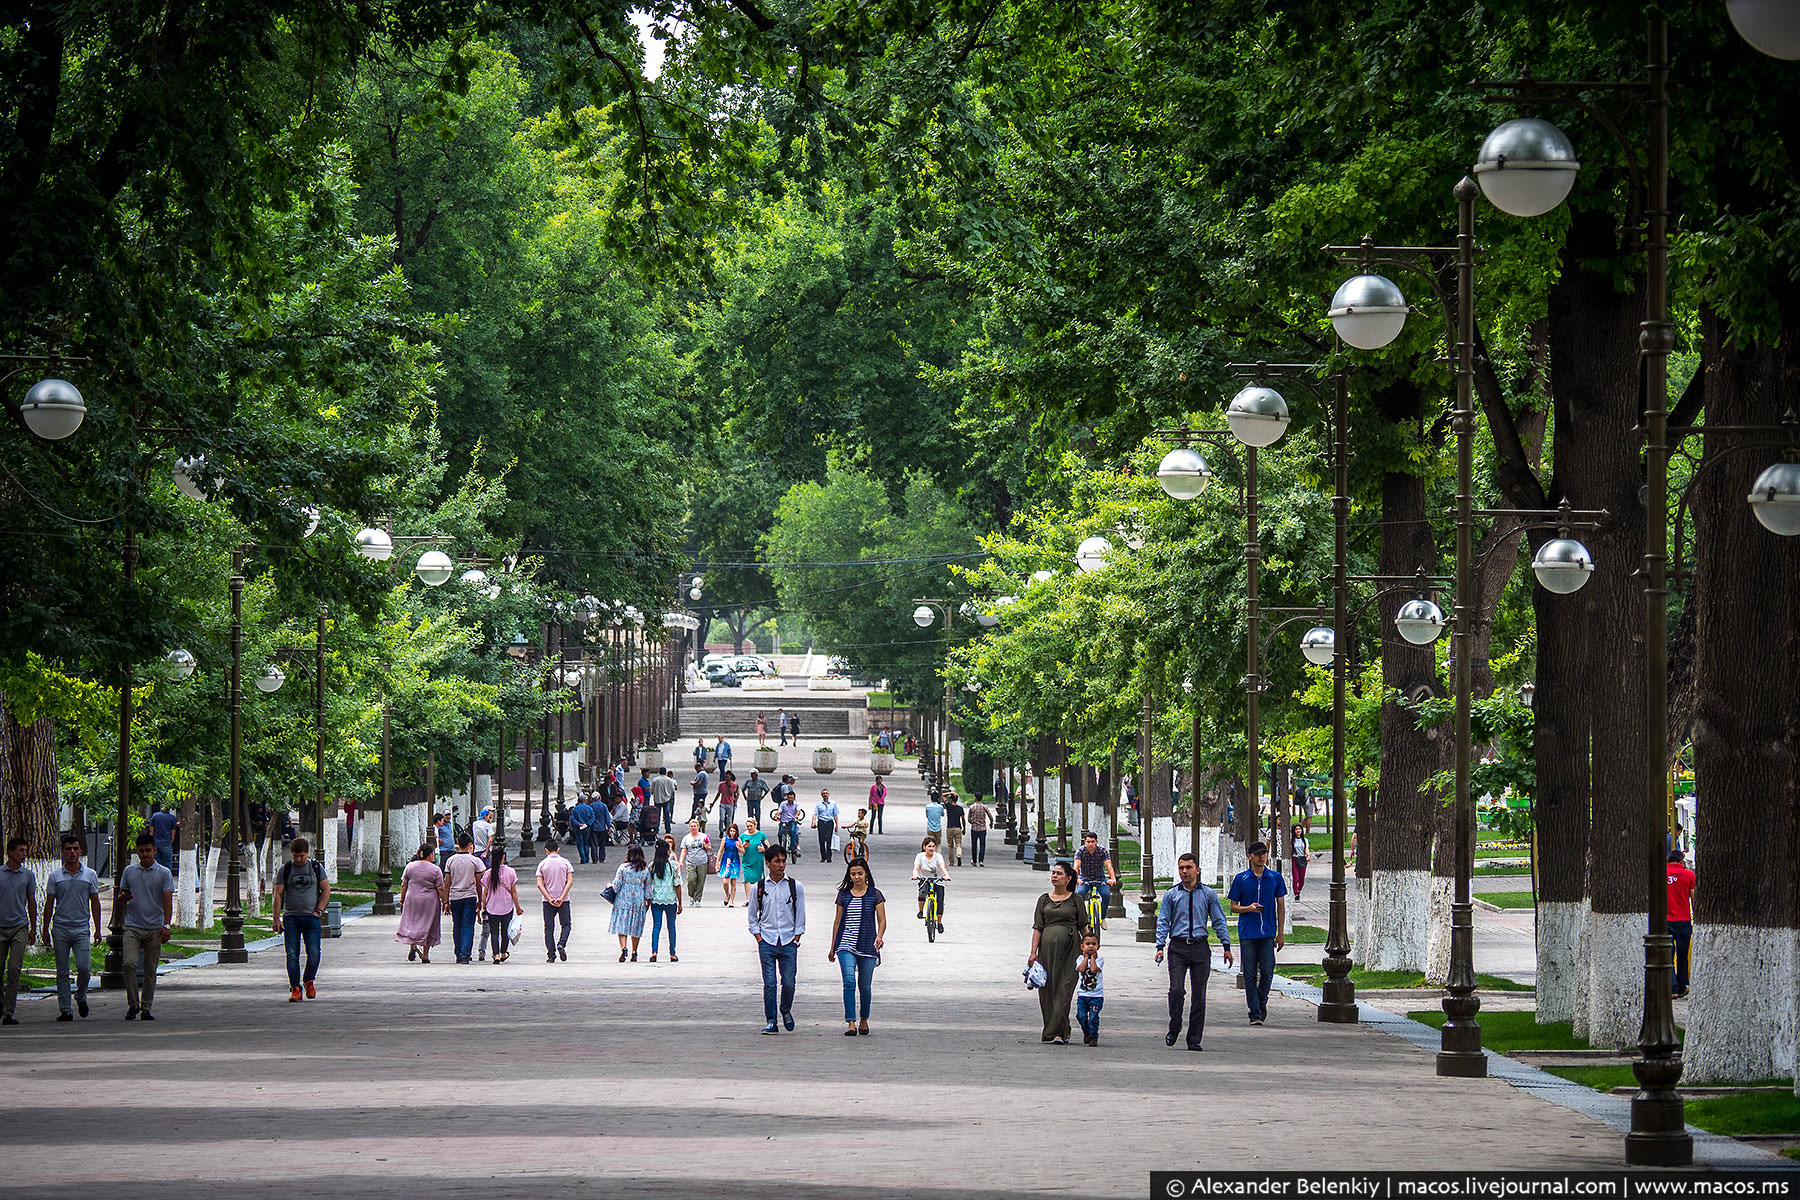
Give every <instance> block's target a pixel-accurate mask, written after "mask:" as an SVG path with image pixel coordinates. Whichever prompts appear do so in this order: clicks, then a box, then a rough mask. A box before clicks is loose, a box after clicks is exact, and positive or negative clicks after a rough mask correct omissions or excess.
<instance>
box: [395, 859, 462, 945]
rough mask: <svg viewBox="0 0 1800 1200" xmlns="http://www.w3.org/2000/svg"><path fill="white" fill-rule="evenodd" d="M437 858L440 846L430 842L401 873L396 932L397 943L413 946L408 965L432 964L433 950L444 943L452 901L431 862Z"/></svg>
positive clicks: (442, 879) (436, 866)
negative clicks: (446, 914) (398, 917)
mask: <svg viewBox="0 0 1800 1200" xmlns="http://www.w3.org/2000/svg"><path fill="white" fill-rule="evenodd" d="M436 857H437V847H435V846H433V845H432V844H431V843H430V842H427V843H425V844H424V845H423V846H420V847H419V852H418V853H417V854H415V855H413V860H412V861H411V862H409V863H407V864H406V870H404V871H402V872H400V928H398V929H396V930H395V931H394V940H395V941H396V942H405V943H406V944H407V945H408V946H410V947H411V949H409V950H408V951H407V952H406V961H407V962H412V961H413V960H414V959H417V960H418V961H420V962H430V961H431V948H432V947H433V946H435V945H437V944H438V943H439V942H441V941H443V940H444V914H445V913H447V912H449V911H450V899H449V892H448V891H447V890H446V885H445V881H444V873H443V872H442V871H440V870H439V869H438V865H437V863H435V862H433V861H432V860H433V859H434V858H436Z"/></svg>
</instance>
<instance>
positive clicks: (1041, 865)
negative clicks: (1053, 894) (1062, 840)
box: [1031, 838, 1050, 871]
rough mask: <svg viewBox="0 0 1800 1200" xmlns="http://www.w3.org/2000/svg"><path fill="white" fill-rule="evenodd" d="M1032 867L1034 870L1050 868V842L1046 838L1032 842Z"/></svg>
mask: <svg viewBox="0 0 1800 1200" xmlns="http://www.w3.org/2000/svg"><path fill="white" fill-rule="evenodd" d="M1031 869H1032V870H1034V871H1048V870H1049V869H1050V843H1049V842H1048V841H1047V840H1046V839H1044V838H1039V839H1038V840H1037V841H1036V842H1034V843H1033V844H1032V847H1031Z"/></svg>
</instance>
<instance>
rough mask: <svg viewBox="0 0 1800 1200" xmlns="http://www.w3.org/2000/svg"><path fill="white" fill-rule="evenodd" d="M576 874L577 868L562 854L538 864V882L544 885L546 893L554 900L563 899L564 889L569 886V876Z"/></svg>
mask: <svg viewBox="0 0 1800 1200" xmlns="http://www.w3.org/2000/svg"><path fill="white" fill-rule="evenodd" d="M574 873H575V868H574V867H572V866H570V865H569V860H568V859H566V858H564V857H563V856H562V855H560V854H557V855H553V856H552V857H549V858H546V859H545V860H544V861H543V862H541V863H539V864H538V869H537V877H538V882H539V883H541V884H543V885H544V891H546V892H548V893H549V894H550V898H551V899H552V900H556V899H560V898H561V897H562V894H563V889H564V888H565V887H567V886H569V876H571V875H573V874H574Z"/></svg>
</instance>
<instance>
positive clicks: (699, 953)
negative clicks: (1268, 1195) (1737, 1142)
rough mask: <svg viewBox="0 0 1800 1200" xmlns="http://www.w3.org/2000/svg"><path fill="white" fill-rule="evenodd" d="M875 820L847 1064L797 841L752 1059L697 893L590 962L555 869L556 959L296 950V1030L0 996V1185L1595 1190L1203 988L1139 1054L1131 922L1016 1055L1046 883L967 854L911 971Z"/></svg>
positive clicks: (899, 815) (1479, 1112) (598, 928)
mask: <svg viewBox="0 0 1800 1200" xmlns="http://www.w3.org/2000/svg"><path fill="white" fill-rule="evenodd" d="M671 749H672V750H676V749H678V748H676V747H672V748H671ZM783 754H784V756H783V769H784V770H788V771H791V772H793V773H794V774H795V775H796V777H797V780H798V782H799V784H800V785H801V788H802V795H803V797H805V798H807V799H808V800H811V799H815V798H816V796H817V792H818V788H819V787H820V786H821V785H827V786H830V787H831V788H832V790H833V794H834V798H836V799H837V800H838V802H839V804H840V805H841V806H843V807H845V808H847V809H849V810H850V812H851V813H854V810H855V808H856V807H857V805H858V803H859V801H860V800H861V799H862V797H863V796H864V795H865V794H866V789H867V784H868V782H869V780H870V777H869V775H868V774H867V770H866V763H867V758H866V751H865V750H864V749H863V748H862V747H861V744H860V743H839V763H840V766H839V769H838V771H837V772H836V773H835V774H834V775H832V776H830V777H829V778H826V777H821V776H817V775H814V774H813V773H812V772H811V770H810V766H809V765H808V762H807V760H805V759H803V758H802V756H801V755H800V754H798V753H797V752H795V751H794V750H793V749H792V748H791V747H790V748H788V749H787V750H785V751H784V752H783ZM745 756H746V757H747V747H746V752H745ZM890 798H891V801H892V803H891V804H890V807H889V814H890V816H889V820H888V832H887V833H886V835H885V836H877V837H875V838H874V839H873V846H874V870H875V874H876V882H877V886H880V887H882V888H883V889H884V890H885V891H886V892H887V894H888V895H889V897H890V902H889V910H890V912H889V916H890V923H889V924H890V927H889V938H888V943H887V948H886V952H885V957H884V959H883V962H882V965H881V967H880V969H879V970H878V971H877V972H876V976H875V989H876V990H875V1002H874V1011H873V1016H872V1020H871V1024H872V1026H873V1027H874V1030H875V1032H874V1034H873V1035H872V1036H870V1037H867V1038H846V1037H843V1036H842V1029H843V1026H842V1023H841V1021H840V1016H841V1007H840V1004H841V1002H840V987H839V983H838V977H837V969H836V968H835V967H834V966H832V965H830V964H828V963H827V962H826V961H825V943H826V936H827V934H828V933H829V931H830V925H829V921H830V915H831V911H832V910H831V896H832V894H833V889H834V885H835V882H836V880H837V879H838V877H839V875H840V873H841V870H842V865H841V862H840V863H838V864H833V865H831V866H826V865H824V864H821V863H819V862H817V861H816V860H815V859H814V858H813V857H812V855H813V853H814V852H816V842H815V840H814V839H813V837H812V835H811V831H808V832H807V834H806V836H805V838H804V839H803V842H802V848H803V850H804V851H806V852H808V853H807V856H806V858H805V859H804V860H803V861H802V862H801V863H800V864H799V865H798V868H797V875H798V877H799V878H800V879H801V880H802V881H803V882H804V883H805V884H806V885H807V887H808V888H809V889H810V905H809V914H810V920H811V921H812V928H813V932H812V933H811V934H810V935H809V936H808V938H807V940H806V942H805V943H804V946H803V951H802V958H801V987H800V996H799V1000H798V1003H797V1004H796V1015H797V1017H798V1019H799V1028H798V1030H797V1031H796V1032H795V1033H793V1034H782V1035H780V1036H777V1037H762V1036H759V1035H758V1034H757V1029H758V1028H759V1027H760V1025H761V1000H760V986H759V982H758V977H757V967H756V956H755V952H754V948H753V943H752V942H751V940H750V938H749V937H748V935H747V934H746V933H745V931H744V915H743V910H742V909H741V908H734V909H725V908H723V907H721V906H720V904H719V900H720V894H719V891H718V881H717V880H716V879H715V880H712V881H709V885H708V892H707V896H706V900H705V903H704V904H703V905H702V906H701V907H700V908H698V909H696V910H690V911H689V912H688V913H686V914H684V915H683V916H682V918H681V925H680V933H681V943H680V946H681V962H680V963H679V964H669V963H667V962H663V963H659V964H655V965H651V964H649V963H647V962H643V961H640V962H639V963H637V964H635V965H633V964H620V963H618V962H617V961H616V960H617V948H616V941H615V939H614V938H612V937H611V936H609V935H608V934H607V933H606V932H605V923H606V919H607V916H608V909H607V906H606V904H605V902H604V901H602V900H601V899H600V898H599V896H598V892H599V890H600V888H601V887H603V886H604V885H605V883H607V882H608V881H610V879H611V874H612V866H613V865H616V863H617V861H618V859H617V857H616V856H617V850H616V849H615V850H614V851H613V852H612V853H613V855H614V858H613V860H612V863H609V865H608V866H607V867H605V868H594V867H590V868H587V869H585V870H582V869H579V868H578V870H577V883H576V888H575V892H574V902H575V909H574V913H575V921H576V927H575V935H574V938H573V939H572V941H571V944H570V954H569V961H568V962H567V963H558V964H555V965H549V964H546V963H545V962H544V961H543V959H542V958H541V957H540V956H539V954H538V949H539V947H540V946H541V939H539V938H538V937H537V936H536V933H535V931H533V930H530V929H529V923H528V935H527V938H526V941H525V944H524V945H523V946H522V947H520V949H519V950H518V952H517V953H516V954H515V955H514V956H513V959H512V961H511V962H510V963H508V964H506V965H504V966H500V967H495V966H493V965H490V964H478V965H471V966H457V965H455V964H454V963H452V962H450V961H448V960H449V959H450V958H451V955H450V954H449V953H448V947H447V946H446V947H443V948H440V954H441V956H442V958H443V959H444V960H446V961H442V962H434V963H433V964H432V965H430V966H418V965H414V964H409V963H407V961H406V955H405V952H404V948H403V947H400V946H399V945H397V944H396V943H395V942H394V941H393V939H392V931H393V923H394V918H392V917H388V918H374V917H371V918H367V919H363V920H359V921H356V922H354V923H352V924H350V925H348V926H347V927H346V930H345V936H344V937H343V938H342V939H341V940H338V941H335V942H327V943H326V960H325V967H324V970H323V972H322V974H321V976H320V996H319V999H318V1000H316V1001H313V1002H309V1003H306V1004H298V1005H296V1004H289V1003H287V1002H286V989H285V979H284V975H283V969H282V963H281V959H280V956H279V954H278V953H261V954H257V955H254V956H253V958H252V961H251V963H250V964H249V965H248V966H240V967H220V966H210V967H201V968H196V969H191V970H184V971H179V972H176V973H174V974H172V975H171V976H169V977H168V978H167V979H166V980H165V982H164V983H163V985H162V987H161V988H159V992H158V997H157V1005H156V1008H157V1015H158V1017H159V1020H158V1021H157V1023H156V1024H154V1025H148V1026H146V1025H141V1024H135V1023H133V1024H127V1023H125V1022H124V1021H122V1020H121V1019H120V1017H121V1015H122V1010H123V1004H124V1002H123V998H122V996H119V995H116V994H110V993H109V994H104V995H102V996H100V997H99V998H98V1000H97V1001H96V1002H95V1005H94V1016H93V1017H92V1018H91V1019H89V1020H87V1021H81V1022H76V1023H74V1024H55V1023H53V1022H52V1018H53V1017H54V1015H55V1005H54V1001H50V1000H46V999H44V998H41V997H34V998H32V999H30V1000H25V1001H22V1002H21V1006H20V1010H21V1017H22V1018H23V1020H24V1022H25V1023H24V1024H22V1025H21V1026H19V1027H17V1028H9V1029H7V1030H5V1031H4V1034H3V1035H0V1056H3V1057H0V1062H3V1063H4V1068H3V1070H4V1079H5V1081H6V1083H7V1085H8V1086H7V1093H8V1099H7V1101H6V1104H5V1108H4V1111H3V1112H0V1129H4V1130H5V1135H6V1136H5V1138H4V1141H5V1144H6V1147H7V1150H6V1153H5V1155H4V1156H3V1160H4V1163H5V1166H4V1170H3V1171H0V1189H20V1190H22V1191H24V1192H27V1193H29V1194H31V1195H34V1196H57V1195H72V1194H77V1193H85V1194H92V1193H93V1192H94V1191H95V1189H97V1188H105V1189H108V1190H112V1189H124V1194H128V1195H131V1196H133V1197H162V1196H181V1197H193V1196H197V1195H213V1194H220V1193H224V1192H230V1193H231V1194H233V1195H239V1196H260V1195H272V1194H277V1193H286V1194H292V1193H293V1192H294V1191H295V1190H296V1189H297V1188H298V1189H303V1190H304V1191H306V1192H308V1193H310V1194H313V1195H322V1196H362V1195H375V1194H381V1195H383V1196H394V1195H403V1194H405V1193H406V1192H408V1191H416V1192H418V1193H420V1194H422V1195H436V1196H465V1195H467V1196H482V1197H494V1196H507V1195H527V1194H528V1195H532V1196H536V1197H542V1196H560V1195H574V1194H583V1195H589V1194H594V1193H596V1192H599V1193H602V1194H604V1192H605V1191H607V1190H611V1191H614V1192H630V1193H633V1194H643V1195H679V1196H695V1195H700V1194H704V1193H719V1194H728V1195H751V1196H762V1195H781V1196H787V1197H794V1196H800V1197H808V1196H815V1195H816V1196H820V1197H824V1196H841V1195H846V1194H850V1193H851V1192H852V1191H854V1192H855V1193H856V1194H858V1195H859V1196H860V1197H865V1198H874V1200H881V1198H884V1197H889V1196H895V1197H898V1196H902V1195H908V1196H911V1195H934V1196H936V1195H941V1196H951V1195H971V1196H975V1195H987V1196H998V1195H1016V1194H1021V1193H1027V1192H1029V1193H1045V1194H1055V1195H1078V1196H1090V1195H1109V1196H1112V1195H1116V1196H1141V1195H1143V1194H1144V1191H1145V1188H1146V1187H1147V1185H1148V1172H1149V1171H1150V1170H1151V1169H1153V1168H1161V1169H1177V1168H1191V1167H1200V1168H1209V1167H1210V1168H1220V1169H1232V1168H1255V1167H1270V1168H1304V1169H1309V1170H1315V1169H1316V1170H1330V1169H1338V1168H1351V1167H1376V1168H1435V1167H1444V1166H1449V1165H1456V1166H1458V1167H1467V1168H1477V1169H1479V1168H1502V1167H1534V1168H1576V1169H1579V1168H1592V1169H1612V1168H1616V1167H1618V1166H1619V1165H1620V1162H1621V1138H1620V1136H1619V1134H1618V1133H1617V1132H1615V1131H1614V1130H1612V1129H1609V1128H1607V1127H1605V1126H1604V1125H1602V1124H1600V1123H1598V1122H1596V1121H1594V1120H1591V1119H1589V1118H1587V1117H1584V1116H1580V1115H1578V1114H1576V1113H1573V1112H1570V1111H1568V1110H1566V1109H1564V1108H1560V1107H1557V1106H1554V1105H1551V1104H1547V1103H1545V1102H1543V1101H1541V1100H1538V1099H1536V1098H1534V1097H1533V1096H1531V1095H1528V1094H1526V1093H1525V1092H1522V1091H1519V1090H1516V1089H1514V1088H1512V1087H1509V1086H1507V1085H1506V1084H1505V1083H1503V1082H1500V1081H1497V1080H1471V1081H1464V1080H1443V1079H1438V1078H1437V1077H1436V1076H1435V1075H1434V1074H1433V1071H1432V1060H1431V1058H1430V1057H1429V1055H1427V1054H1424V1053H1421V1052H1420V1051H1419V1050H1418V1049H1416V1048H1414V1047H1413V1046H1411V1045H1408V1044H1406V1043H1405V1042H1403V1041H1401V1040H1400V1039H1398V1038H1394V1037H1390V1036H1387V1035H1385V1034H1382V1033H1380V1032H1378V1031H1376V1030H1373V1029H1370V1028H1367V1027H1350V1028H1342V1027H1332V1026H1324V1025H1320V1024H1318V1023H1317V1022H1316V1021H1315V1020H1314V1018H1313V1011H1312V1008H1311V1006H1310V1005H1307V1004H1305V1003H1303V1002H1301V1001H1298V1000H1293V999H1288V998H1286V997H1282V996H1275V997H1272V998H1271V1001H1270V1019H1269V1024H1268V1025H1266V1026H1264V1027H1261V1028H1252V1027H1250V1026H1249V1025H1248V1024H1247V1023H1246V1020H1245V1017H1244V1012H1243V1008H1242V999H1241V995H1242V994H1241V993H1239V992H1237V991H1235V990H1234V989H1232V988H1231V987H1230V985H1229V982H1228V980H1226V979H1223V978H1221V979H1215V981H1214V984H1213V987H1212V989H1211V993H1210V995H1211V1012H1210V1019H1209V1021H1208V1025H1207V1035H1206V1039H1205V1040H1206V1052H1205V1053H1203V1054H1193V1053H1188V1052H1185V1051H1183V1050H1180V1049H1174V1050H1170V1049H1166V1048H1165V1047H1164V1046H1163V1044H1162V1032H1163V1024H1164V1012H1165V1008H1164V1003H1165V1002H1164V997H1163V992H1164V989H1165V987H1166V982H1165V980H1166V976H1164V975H1163V974H1162V972H1161V970H1160V969H1159V968H1157V967H1155V966H1154V965H1153V963H1152V962H1151V949H1150V947H1148V946H1143V945H1139V944H1137V943H1135V942H1133V941H1131V940H1130V935H1129V929H1128V928H1117V929H1114V930H1111V931H1109V937H1108V940H1107V944H1106V946H1105V953H1106V956H1107V962H1108V971H1107V990H1108V998H1107V1002H1106V1009H1105V1012H1104V1016H1103V1027H1102V1039H1101V1045H1100V1046H1099V1047H1098V1048H1093V1049H1089V1048H1086V1047H1083V1046H1081V1045H1079V1044H1077V1045H1073V1046H1067V1047H1056V1046H1046V1045H1042V1044H1040V1043H1039V1041H1038V1007H1037V1002H1036V998H1035V996H1034V995H1033V994H1031V993H1028V992H1027V991H1025V989H1024V987H1023V986H1022V984H1021V981H1020V975H1019V972H1020V970H1021V968H1022V967H1023V965H1024V958H1025V953H1026V950H1027V948H1028V945H1029V938H1030V915H1031V909H1032V904H1033V902H1034V900H1035V898H1036V896H1037V895H1038V893H1039V892H1041V891H1042V890H1043V888H1044V887H1045V876H1043V875H1042V874H1039V873H1036V872H1032V871H1030V870H1029V869H1028V868H1027V867H1026V866H1025V865H1024V864H1021V863H1018V862H1015V861H1014V860H1013V859H1012V858H1011V857H1010V854H1011V847H1007V846H1005V845H1004V843H1003V842H1002V841H1001V840H1000V838H999V836H998V835H997V834H996V835H995V838H994V844H993V846H992V847H991V848H990V852H989V864H990V865H989V866H987V867H986V868H984V869H980V870H977V869H975V868H973V867H970V866H964V867H963V868H961V869H960V870H954V872H953V873H954V875H955V879H954V881H953V883H952V884H951V890H950V897H949V902H948V905H947V912H946V925H947V932H946V933H945V934H944V935H943V936H942V937H941V938H940V939H939V941H938V942H937V944H936V945H928V944H927V943H926V941H925V937H924V932H923V929H922V927H921V926H920V923H919V922H918V921H916V920H915V919H914V918H913V915H912V908H913V902H912V892H911V890H910V888H909V885H908V884H907V883H906V882H905V876H906V875H907V873H908V871H909V869H910V864H911V858H912V854H913V853H914V851H915V850H916V848H917V840H918V836H919V835H920V833H921V832H922V830H923V817H922V815H921V813H920V811H919V806H920V804H921V803H922V799H923V797H922V789H921V788H920V785H919V779H918V776H917V774H916V773H915V772H914V771H913V769H912V766H911V764H910V763H908V764H903V765H902V768H901V773H897V774H896V775H894V776H892V777H891V778H890ZM525 890H526V889H524V888H523V887H522V888H521V893H522V894H523V893H524V891H525ZM528 911H529V912H530V913H531V916H532V918H533V919H535V917H536V911H537V910H536V906H535V904H532V905H531V906H530V908H529V909H528ZM1120 924H1124V923H1119V922H1115V925H1120ZM646 932H647V931H646ZM446 933H448V929H446ZM648 950H649V943H648V938H646V939H645V942H644V946H643V950H642V956H643V957H647V956H648Z"/></svg>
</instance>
